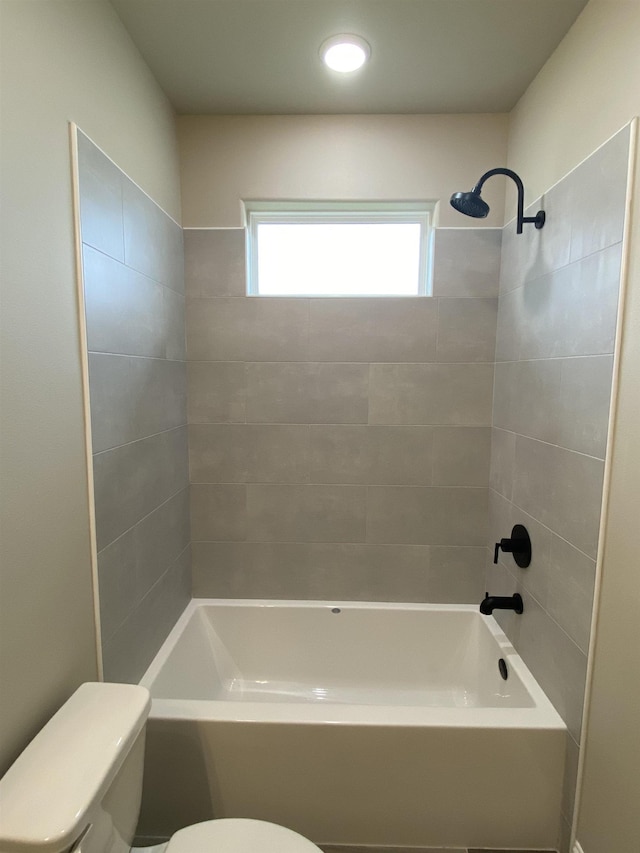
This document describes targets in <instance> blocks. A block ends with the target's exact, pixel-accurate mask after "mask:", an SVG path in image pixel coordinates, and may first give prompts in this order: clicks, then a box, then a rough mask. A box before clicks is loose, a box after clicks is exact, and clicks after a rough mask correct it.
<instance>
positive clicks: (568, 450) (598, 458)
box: [492, 426, 604, 462]
mask: <svg viewBox="0 0 640 853" xmlns="http://www.w3.org/2000/svg"><path fill="white" fill-rule="evenodd" d="M492 429H499V430H501V431H502V432H508V433H510V434H511V435H515V436H516V438H524V439H526V440H527V441H536V442H537V443H538V444H546V445H547V446H548V447H555V448H557V449H558V450H564V451H565V452H566V453H575V455H576V456H584V457H585V458H587V459H593V460H594V461H596V462H604V459H603V458H602V457H601V456H593V455H592V454H591V453H583V452H582V451H581V450H574V449H573V448H571V447H564V445H562V444H553V442H551V441H545V440H544V439H542V438H536V437H535V436H533V435H525V434H524V433H522V432H515V430H512V429H505V427H499V426H493V427H492Z"/></svg>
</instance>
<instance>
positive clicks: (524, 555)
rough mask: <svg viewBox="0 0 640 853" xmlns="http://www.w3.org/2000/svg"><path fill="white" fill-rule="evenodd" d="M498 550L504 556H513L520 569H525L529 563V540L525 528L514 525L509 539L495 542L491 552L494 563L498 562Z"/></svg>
mask: <svg viewBox="0 0 640 853" xmlns="http://www.w3.org/2000/svg"><path fill="white" fill-rule="evenodd" d="M500 549H502V550H503V551H504V553H505V554H513V559H514V560H515V561H516V563H517V564H518V565H519V566H520V568H521V569H526V568H527V566H528V565H529V564H530V563H531V539H530V538H529V534H528V532H527V529H526V527H523V526H522V525H521V524H516V525H514V527H513V530H512V531H511V537H510V538H509V539H501V540H500V541H499V542H496V547H495V550H494V552H493V562H494V563H497V562H498V556H499V554H500Z"/></svg>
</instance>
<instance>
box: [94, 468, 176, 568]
mask: <svg viewBox="0 0 640 853" xmlns="http://www.w3.org/2000/svg"><path fill="white" fill-rule="evenodd" d="M188 491H189V483H187V485H186V486H182V488H180V489H178V491H177V492H174V493H173V494H172V495H170V496H169V497H168V498H167V499H166V500H164V501H162V503H160V504H158V506H156V507H154V508H153V509H152V510H149V512H148V513H146V515H143V516H142V518H139V519H138V520H137V521H136V522H134V523H133V524H132V525H131V527H127V529H126V530H124V531H123V532H122V533H119V534H118V536H116V538H115V539H112V540H111V542H109V544H108V545H105V546H104V547H102V548H101V549H100V550H99V551H98V557H100V554H102V553H103V552H104V551H106V550H107V548H110V547H111V546H112V545H114V544H115V543H116V542H118V541H119V540H120V539H122V538H123V537H124V536H126V535H127V534H128V533H131V531H132V530H133V529H134V528H136V527H137V526H138V525H139V524H142V522H143V521H146V520H147V519H148V518H149V517H150V516H152V515H153V514H154V512H157V511H158V510H159V509H162V507H163V506H165V505H166V504H168V503H169V502H170V501H172V500H173V499H174V498H176V497H177V496H178V495H179V494H180V493H181V492H188Z"/></svg>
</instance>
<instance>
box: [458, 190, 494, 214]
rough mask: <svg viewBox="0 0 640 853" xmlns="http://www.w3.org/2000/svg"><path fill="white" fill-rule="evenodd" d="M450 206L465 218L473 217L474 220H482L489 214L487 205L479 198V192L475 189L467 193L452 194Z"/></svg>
mask: <svg viewBox="0 0 640 853" xmlns="http://www.w3.org/2000/svg"><path fill="white" fill-rule="evenodd" d="M451 206H452V207H455V209H456V210H457V211H459V212H460V213H464V214H465V216H473V218H474V219H484V218H485V217H486V216H487V215H488V213H489V205H488V204H487V202H486V201H485V200H484V199H483V198H481V196H480V191H479V190H475V189H473V190H471V192H468V193H454V194H453V195H452V196H451Z"/></svg>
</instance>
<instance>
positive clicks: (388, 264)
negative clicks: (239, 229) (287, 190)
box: [245, 202, 433, 296]
mask: <svg viewBox="0 0 640 853" xmlns="http://www.w3.org/2000/svg"><path fill="white" fill-rule="evenodd" d="M245 211H246V219H247V225H248V241H247V252H248V257H247V278H248V285H247V292H248V294H249V295H253V296H425V295H429V293H430V286H429V284H430V281H429V280H430V275H429V270H430V263H429V255H430V252H429V246H430V242H431V241H430V225H431V215H432V212H433V204H431V203H400V202H398V203H376V202H371V203H369V202H366V203H365V202H362V203H346V202H345V203H342V202H318V203H301V202H300V203H294V202H245Z"/></svg>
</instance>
